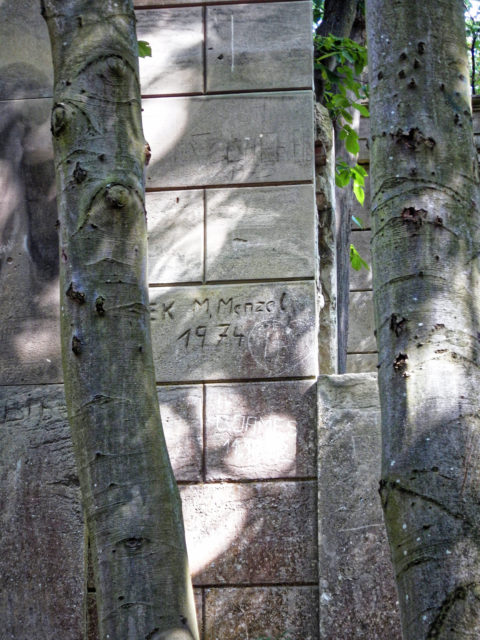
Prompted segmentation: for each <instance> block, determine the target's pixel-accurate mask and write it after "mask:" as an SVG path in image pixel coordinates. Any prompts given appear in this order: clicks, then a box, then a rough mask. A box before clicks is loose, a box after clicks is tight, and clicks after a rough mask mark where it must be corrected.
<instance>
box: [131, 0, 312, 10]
mask: <svg viewBox="0 0 480 640" xmlns="http://www.w3.org/2000/svg"><path fill="white" fill-rule="evenodd" d="M283 2H305V0H247V2H245V0H243V1H242V2H238V1H237V2H228V1H224V2H208V1H206V2H183V3H178V4H175V3H173V4H155V5H134V9H135V11H151V10H153V9H181V8H182V7H199V6H200V7H201V6H212V7H214V6H221V5H225V4H226V5H231V4H280V3H283Z"/></svg>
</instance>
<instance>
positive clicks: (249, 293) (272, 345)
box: [151, 282, 316, 380]
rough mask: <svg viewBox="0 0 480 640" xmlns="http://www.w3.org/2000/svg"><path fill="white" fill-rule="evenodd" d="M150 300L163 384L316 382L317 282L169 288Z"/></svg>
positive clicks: (158, 291)
mask: <svg viewBox="0 0 480 640" xmlns="http://www.w3.org/2000/svg"><path fill="white" fill-rule="evenodd" d="M151 298H152V302H151V320H152V335H153V345H154V358H155V366H156V369H157V377H158V379H159V380H203V379H207V380H211V379H216V378H218V379H224V378H225V377H227V378H233V379H238V378H264V377H267V378H271V377H282V376H285V375H295V376H303V375H315V372H316V363H315V346H314V345H315V332H314V318H315V311H314V309H315V304H314V289H313V283H310V282H302V283H288V284H286V283H284V284H273V285H272V284H268V285H267V284H262V285H225V286H216V287H213V286H212V287H207V286H205V287H172V288H169V289H161V290H159V289H155V290H152V295H151ZM174 375H175V377H173V376H174Z"/></svg>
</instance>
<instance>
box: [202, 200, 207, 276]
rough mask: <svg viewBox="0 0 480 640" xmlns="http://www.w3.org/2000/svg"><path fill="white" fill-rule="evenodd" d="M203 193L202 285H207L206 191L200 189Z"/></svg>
mask: <svg viewBox="0 0 480 640" xmlns="http://www.w3.org/2000/svg"><path fill="white" fill-rule="evenodd" d="M202 192H203V198H202V202H203V251H202V254H203V255H202V269H203V271H202V284H206V283H207V215H208V212H207V190H206V189H202Z"/></svg>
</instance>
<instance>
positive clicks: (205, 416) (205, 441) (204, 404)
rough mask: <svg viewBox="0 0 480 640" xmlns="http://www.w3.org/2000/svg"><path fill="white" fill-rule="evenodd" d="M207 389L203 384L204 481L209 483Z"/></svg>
mask: <svg viewBox="0 0 480 640" xmlns="http://www.w3.org/2000/svg"><path fill="white" fill-rule="evenodd" d="M206 400H207V389H206V386H205V383H203V384H202V481H203V482H206V481H207V444H208V443H207V402H206Z"/></svg>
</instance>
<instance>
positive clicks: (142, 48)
mask: <svg viewBox="0 0 480 640" xmlns="http://www.w3.org/2000/svg"><path fill="white" fill-rule="evenodd" d="M137 44H138V56H139V58H146V57H147V56H148V57H149V58H151V57H152V47H151V46H150V45H149V44H148V42H145V40H138V43H137Z"/></svg>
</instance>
